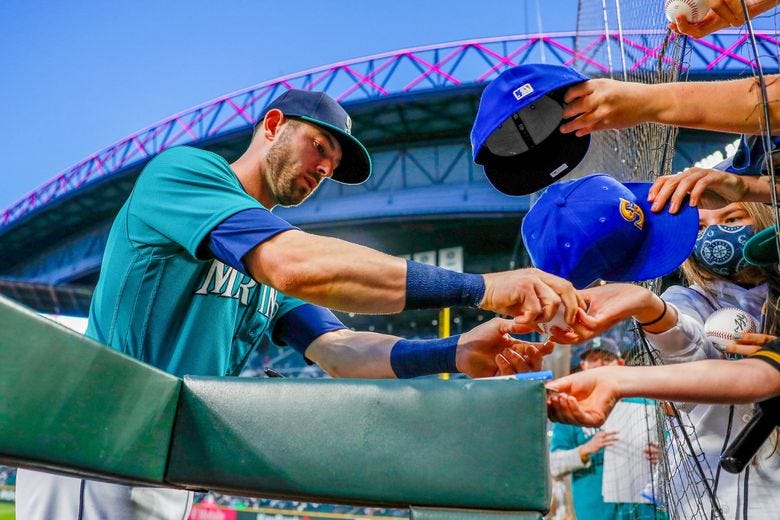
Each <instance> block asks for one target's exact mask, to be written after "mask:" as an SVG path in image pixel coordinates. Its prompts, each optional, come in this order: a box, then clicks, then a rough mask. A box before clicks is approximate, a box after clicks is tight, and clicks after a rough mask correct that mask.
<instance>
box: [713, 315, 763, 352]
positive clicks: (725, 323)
mask: <svg viewBox="0 0 780 520" xmlns="http://www.w3.org/2000/svg"><path fill="white" fill-rule="evenodd" d="M757 329H758V327H757V326H756V320H754V319H753V317H752V316H751V315H750V314H748V313H747V312H745V311H743V310H742V309H737V308H736V307H726V308H725V309H721V310H719V311H717V312H713V313H712V314H710V317H709V318H707V321H706V322H705V323H704V336H706V338H707V339H708V340H710V342H711V343H712V344H713V346H714V347H715V348H716V349H718V350H725V349H726V345H728V344H729V343H731V342H732V341H734V334H735V333H737V332H739V333H740V334H747V333H751V332H756V330H757Z"/></svg>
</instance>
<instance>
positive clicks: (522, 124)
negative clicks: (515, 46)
mask: <svg viewBox="0 0 780 520" xmlns="http://www.w3.org/2000/svg"><path fill="white" fill-rule="evenodd" d="M588 79H589V78H588V77H587V76H584V75H582V74H580V73H579V72H577V71H576V70H574V69H572V68H569V67H563V66H560V65H546V64H527V65H520V66H517V67H512V68H510V69H507V70H505V71H504V72H502V73H501V75H499V76H498V77H497V78H496V79H495V80H493V81H492V82H491V83H490V84H489V85H488V86H487V87H485V90H484V92H482V98H481V99H480V101H479V109H478V110H477V117H476V119H475V120H474V126H473V127H472V128H471V148H472V154H473V159H474V162H475V163H477V164H481V165H482V166H483V167H484V169H485V175H486V176H487V178H488V180H489V181H490V183H491V184H492V185H493V186H494V187H495V188H496V189H497V190H498V191H500V192H502V193H506V194H507V195H528V194H529V193H533V192H535V191H538V190H540V189H542V188H544V187H546V186H549V185H550V184H552V183H554V182H555V181H556V180H558V179H560V178H561V177H563V176H565V175H567V174H568V173H569V172H570V171H571V170H572V169H574V168H575V167H576V166H577V165H578V164H579V163H580V162H581V161H582V159H583V158H584V157H585V154H586V153H587V151H588V147H589V146H590V135H586V136H584V137H577V136H576V135H574V134H573V133H572V134H562V133H561V132H560V131H559V130H558V128H559V127H560V126H561V123H562V122H563V107H564V102H563V96H564V94H565V93H566V90H567V88H568V87H569V86H571V85H574V84H576V83H581V82H583V81H587V80H588Z"/></svg>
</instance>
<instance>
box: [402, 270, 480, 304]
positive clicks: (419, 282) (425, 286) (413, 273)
mask: <svg viewBox="0 0 780 520" xmlns="http://www.w3.org/2000/svg"><path fill="white" fill-rule="evenodd" d="M484 295H485V279H484V278H482V276H481V275H478V274H468V273H456V272H455V271H450V270H449V269H442V268H441V267H436V266H433V265H428V264H421V263H420V262H414V261H412V260H407V261H406V307H405V308H406V309H439V308H441V307H450V306H452V305H458V306H467V307H479V302H481V301H482V297H483V296H484Z"/></svg>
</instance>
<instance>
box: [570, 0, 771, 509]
mask: <svg viewBox="0 0 780 520" xmlns="http://www.w3.org/2000/svg"><path fill="white" fill-rule="evenodd" d="M754 27H755V28H757V29H756V30H758V28H760V29H762V30H763V31H765V32H767V33H768V34H769V35H770V37H768V38H755V36H754V33H753V28H754ZM648 28H657V29H658V30H657V32H653V33H652V34H648V31H647V29H648ZM640 29H642V31H641V34H640V31H639V30H640ZM577 33H578V36H577V42H576V49H577V52H578V56H577V58H576V59H575V60H574V62H573V63H572V66H573V67H574V68H576V69H578V70H580V71H582V72H584V73H586V74H588V75H589V76H590V77H607V78H612V79H617V80H623V81H634V82H640V83H649V84H654V83H663V82H671V81H687V80H689V78H688V72H687V71H688V70H690V66H691V61H692V60H702V59H705V57H703V56H702V55H701V53H700V51H699V50H697V48H696V46H695V45H693V43H694V42H693V41H692V40H690V39H689V38H687V37H684V36H680V35H677V34H675V33H673V32H670V31H669V30H667V21H666V19H665V17H664V14H663V2H661V1H660V0H659V1H657V2H640V1H638V0H631V1H627V0H624V1H620V0H581V1H580V3H579V12H578V18H577ZM776 34H777V16H776V15H775V14H774V12H773V11H770V12H769V14H767V15H764V16H761V17H759V18H756V19H754V20H753V22H752V25H747V26H743V27H742V28H740V29H739V30H732V31H731V34H729V35H727V36H725V37H724V38H725V40H724V46H728V52H727V53H726V54H727V55H728V53H729V52H730V53H731V55H728V56H729V57H730V58H731V57H732V56H736V57H741V58H743V60H742V61H743V62H745V65H744V69H743V70H742V72H741V73H738V74H737V76H741V77H753V78H756V84H757V88H756V97H757V108H756V109H757V110H764V108H765V104H764V102H763V99H765V98H762V96H761V90H762V89H761V88H760V87H761V84H762V82H763V81H764V80H763V73H764V71H763V70H762V69H761V66H760V65H761V64H762V63H769V64H771V69H772V70H770V71H769V72H776V70H777V66H776V64H777V62H778V44H777V40H776V39H775V38H774V37H773V36H774V35H776ZM745 41H747V42H748V43H750V45H742V44H741V43H743V42H745ZM718 43H720V42H718ZM732 43H733V45H731V44H732ZM603 64H606V66H603ZM598 65H602V66H598ZM727 76H728V77H729V78H733V77H734V76H735V75H734V72H733V71H731V72H730V73H729V74H728V75H727ZM713 79H719V78H717V77H716V78H713ZM771 80H772V79H771V78H769V79H767V80H766V81H771ZM727 108H728V107H723V109H724V110H726V109H727ZM767 120H768V117H765V118H763V121H762V122H763V123H765V122H766V121H767ZM769 132H770V130H769V129H768V128H767V125H766V124H762V125H761V127H760V128H756V131H755V134H756V135H758V136H759V137H760V138H761V139H764V140H765V141H766V144H765V149H771V145H770V143H769V139H770V135H769ZM677 136H678V130H677V129H676V128H675V127H672V126H661V125H655V124H644V125H640V126H637V127H634V128H629V129H624V130H610V131H606V132H597V133H595V134H594V135H593V138H592V143H591V147H590V151H589V153H588V156H587V157H586V160H585V161H584V162H583V164H581V165H580V166H579V167H578V169H577V171H576V173H575V176H581V175H587V174H590V173H594V172H605V173H609V174H610V175H612V176H614V177H616V178H617V179H619V180H621V181H651V180H653V179H654V178H656V177H657V176H659V175H665V174H670V173H673V170H672V160H673V158H674V150H675V140H676V138H677ZM688 166H693V163H691V164H690V165H688ZM765 170H766V173H768V174H770V175H771V176H772V179H773V185H774V171H773V170H774V168H773V166H772V161H770V160H766V161H765ZM773 202H776V201H773ZM774 206H775V208H777V204H774ZM768 275H769V276H768V278H769V293H770V302H769V303H770V305H768V309H769V311H768V313H767V319H766V322H767V329H766V330H767V331H768V332H770V333H774V334H777V333H778V328H780V327H778V325H777V323H778V321H780V320H778V319H777V309H778V308H780V305H778V304H777V302H778V299H780V275H778V274H777V272H776V270H775V269H772V270H771V272H769V273H768ZM645 285H646V286H647V287H648V288H649V289H650V290H652V291H653V292H656V293H657V294H658V293H660V292H661V281H660V280H656V281H653V282H650V283H647V284H645ZM773 303H774V305H773ZM773 309H774V310H773ZM622 330H623V332H621V333H617V337H615V339H618V340H621V341H623V343H622V344H621V348H623V349H627V352H626V353H625V355H624V357H625V358H626V362H627V364H634V365H651V364H660V363H661V361H660V356H659V353H658V352H657V351H656V350H655V349H653V347H652V346H651V345H650V344H649V343H648V342H647V341H646V339H645V338H644V337H643V336H642V333H641V331H640V330H639V329H638V328H637V327H635V326H632V325H624V326H623V329H622ZM625 330H632V331H633V334H631V335H630V336H631V337H628V336H626V334H625ZM610 334H611V335H612V336H616V333H615V332H610ZM712 408H713V407H708V408H704V407H701V406H700V407H698V408H697V407H696V406H690V405H678V404H675V403H657V404H656V405H655V406H652V407H646V408H644V413H638V414H634V415H633V416H632V417H631V418H630V420H629V422H627V423H625V424H623V425H622V427H623V428H624V429H625V430H626V431H632V432H636V431H641V430H642V429H643V428H644V430H645V431H644V433H643V434H642V435H640V436H642V438H643V439H653V440H654V442H657V443H658V445H659V454H658V455H659V456H658V461H657V462H656V463H655V464H650V463H648V464H641V463H637V464H636V465H635V466H634V467H625V468H622V469H621V471H620V472H619V473H615V472H614V471H613V470H609V471H607V470H606V468H605V472H604V479H603V485H602V492H603V494H604V496H605V499H606V496H607V491H608V490H609V489H610V488H612V487H614V486H616V485H618V484H619V483H621V481H623V484H625V482H624V481H637V480H638V481H640V482H644V483H645V485H644V489H643V491H642V492H641V493H640V494H639V496H636V497H634V498H632V499H630V500H629V501H630V502H640V503H641V502H644V503H652V504H654V505H655V510H654V512H653V513H652V514H651V515H650V516H649V517H655V518H666V517H667V515H668V517H669V518H672V519H710V518H754V519H755V518H780V497H777V496H774V495H772V494H771V493H768V492H766V490H765V489H764V488H763V487H761V486H760V485H759V484H757V483H756V480H757V478H758V477H760V478H761V479H766V478H767V476H770V478H771V475H772V474H775V475H776V474H777V473H776V469H775V466H778V462H777V458H778V456H777V454H776V453H774V452H773V451H772V449H771V446H767V445H765V447H764V448H762V451H761V452H759V455H758V456H757V457H756V459H755V460H754V462H753V463H752V464H751V466H749V468H752V471H753V473H754V474H756V475H757V476H754V477H753V478H752V480H751V478H750V476H747V477H746V475H745V473H744V472H743V474H741V475H739V476H738V477H736V476H733V475H724V474H723V473H722V471H721V470H720V469H719V468H718V465H717V457H715V458H713V454H715V455H717V454H718V453H719V452H720V451H722V450H723V449H724V448H725V447H726V445H727V443H728V441H729V440H730V439H733V438H734V436H735V435H736V433H737V432H739V430H740V429H741V428H742V426H743V425H744V422H745V420H744V419H745V418H747V415H746V410H748V411H749V407H747V408H746V407H723V408H724V409H728V420H727V421H725V422H724V421H721V422H719V423H718V424H716V425H713V424H712V421H711V416H714V414H713V413H712V411H711V409H712ZM707 414H711V416H708V415H707ZM721 415H723V414H721ZM708 420H710V422H709V423H708ZM696 425H699V428H698V429H697V427H696ZM702 425H706V426H707V428H706V430H705V428H704V426H702ZM634 435H636V433H634ZM768 444H771V440H770V443H768ZM608 450H609V448H607V450H605V451H608ZM635 458H636V457H635ZM637 460H638V459H637ZM773 472H774V473H773ZM751 484H753V487H751ZM724 489H726V490H727V491H724ZM726 492H728V493H730V494H731V493H736V497H732V496H729V497H728V498H726V497H723V496H722V494H723V493H726ZM746 513H747V514H746ZM638 517H641V518H647V517H648V516H638Z"/></svg>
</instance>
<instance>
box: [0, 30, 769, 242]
mask: <svg viewBox="0 0 780 520" xmlns="http://www.w3.org/2000/svg"><path fill="white" fill-rule="evenodd" d="M664 34H665V31H659V30H632V31H622V32H621V33H620V34H618V33H617V32H615V33H610V34H605V33H604V32H601V31H593V32H580V33H575V32H559V33H548V34H526V35H518V36H509V37H500V38H483V39H477V40H465V41H458V42H450V43H442V44H438V45H428V46H423V47H415V48H410V49H402V50H398V51H393V52H387V53H382V54H376V55H373V56H367V57H363V58H357V59H353V60H347V61H342V62H338V63H334V64H332V65H325V66H322V67H317V68H313V69H309V70H306V71H303V72H298V73H296V74H291V75H287V76H282V77H279V78H276V79H272V80H269V81H265V82H262V83H259V84H257V85H254V86H251V87H248V88H245V89H242V90H238V91H236V92H232V93H230V94H226V95H224V96H222V97H219V98H217V99H214V100H211V101H208V102H206V103H203V104H201V105H198V106H196V107H193V108H191V109H189V110H185V111H183V112H179V113H178V114H174V115H172V116H170V117H168V118H166V119H163V120H162V121H158V122H157V123H154V124H153V125H151V126H148V127H147V128H144V129H142V130H139V131H137V132H135V133H133V134H131V135H129V136H127V137H125V138H123V139H120V140H119V141H117V142H115V143H113V144H111V145H109V146H107V147H106V148H103V149H102V150H99V151H97V152H96V153H94V154H92V155H90V156H89V157H87V158H85V159H84V160H82V161H80V162H78V163H76V164H74V165H73V166H71V167H69V168H67V169H66V170H64V171H62V172H61V173H59V174H58V175H57V176H56V177H54V178H53V179H52V180H51V181H49V182H47V183H46V184H44V185H43V186H41V187H39V188H37V189H35V190H34V191H33V192H31V193H29V194H28V195H26V196H24V197H23V198H22V199H21V200H20V201H18V202H17V203H15V204H14V205H12V206H11V207H9V208H7V209H5V210H4V211H3V212H2V213H1V214H0V229H2V227H5V226H8V225H9V224H11V223H13V222H15V221H18V220H19V219H21V218H23V217H24V216H25V215H27V214H29V213H30V212H32V211H34V210H36V209H38V208H41V207H43V206H45V205H47V204H49V203H51V202H52V201H54V200H56V199H58V198H59V197H61V196H63V195H65V194H66V193H68V192H71V191H74V190H78V189H79V188H81V187H83V186H84V185H86V184H87V183H89V182H91V181H94V180H95V179H98V178H101V177H104V176H107V175H111V174H113V173H116V172H118V171H120V170H123V169H125V168H128V167H130V166H132V165H133V164H135V163H137V162H139V161H142V160H144V159H146V158H149V157H152V156H154V155H156V154H158V153H160V152H161V151H163V150H165V149H166V148H170V147H172V146H176V145H182V144H188V143H194V142H199V141H202V140H205V139H212V138H214V137H216V136H219V135H221V134H223V133H227V132H230V131H234V130H237V129H241V128H244V127H248V126H250V125H253V124H254V123H255V121H256V120H257V118H258V117H259V114H261V113H262V111H263V109H264V108H265V107H266V106H267V104H268V103H269V102H270V101H271V100H272V99H274V98H275V97H276V96H277V95H278V94H280V93H281V92H282V91H284V90H286V89H291V88H299V89H307V90H323V91H325V92H328V93H329V94H330V95H331V96H333V97H334V98H336V99H337V100H338V101H340V102H344V103H354V102H360V101H370V100H371V99H374V98H381V97H383V96H387V95H391V94H404V93H414V92H419V91H424V90H430V89H447V88H451V87H457V86H460V85H464V84H474V83H481V82H486V81H489V80H491V79H493V78H494V77H496V76H497V75H498V74H499V73H500V72H501V71H502V70H503V69H504V68H506V67H511V66H514V65H518V64H520V63H525V62H547V63H555V64H562V65H567V66H573V67H576V68H578V69H580V70H581V71H583V72H585V73H586V74H590V75H592V76H604V75H612V74H615V75H617V74H621V73H622V72H623V71H622V69H621V66H622V60H615V61H616V62H618V63H615V64H612V63H610V60H609V56H610V53H609V52H608V50H612V54H613V55H614V56H620V52H621V51H622V52H624V53H625V56H626V60H625V63H626V69H628V70H627V72H635V71H642V70H648V71H649V70H653V69H654V68H655V67H656V60H657V59H658V57H659V52H660V50H661V44H660V43H659V42H661V41H662V40H663V35H664ZM756 37H757V39H758V44H759V48H760V49H761V51H762V52H765V53H766V56H765V57H764V56H762V58H761V59H762V64H763V66H764V68H765V70H767V71H769V72H773V71H777V70H778V62H777V54H778V51H777V49H778V44H779V43H780V42H778V40H777V39H776V36H775V35H774V34H773V33H768V32H760V33H756ZM575 41H578V42H579V45H580V47H581V48H580V49H579V50H577V49H576V48H575V47H576V45H575ZM689 42H690V49H691V54H690V63H689V65H688V66H687V67H688V71H689V72H690V73H691V74H694V75H695V74H708V73H709V74H722V75H725V74H736V73H741V72H744V71H746V70H750V69H752V68H753V67H755V66H756V63H755V62H754V61H753V59H752V58H750V57H748V56H750V50H749V44H750V42H749V39H748V37H747V35H745V34H743V32H742V31H739V30H731V31H722V32H720V33H718V34H717V35H714V36H710V37H707V38H704V39H701V40H697V39H690V40H689ZM611 47H613V48H611ZM610 48H611V49H610ZM664 59H665V60H666V61H667V63H669V64H672V65H673V63H672V62H671V60H670V59H669V58H664Z"/></svg>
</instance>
